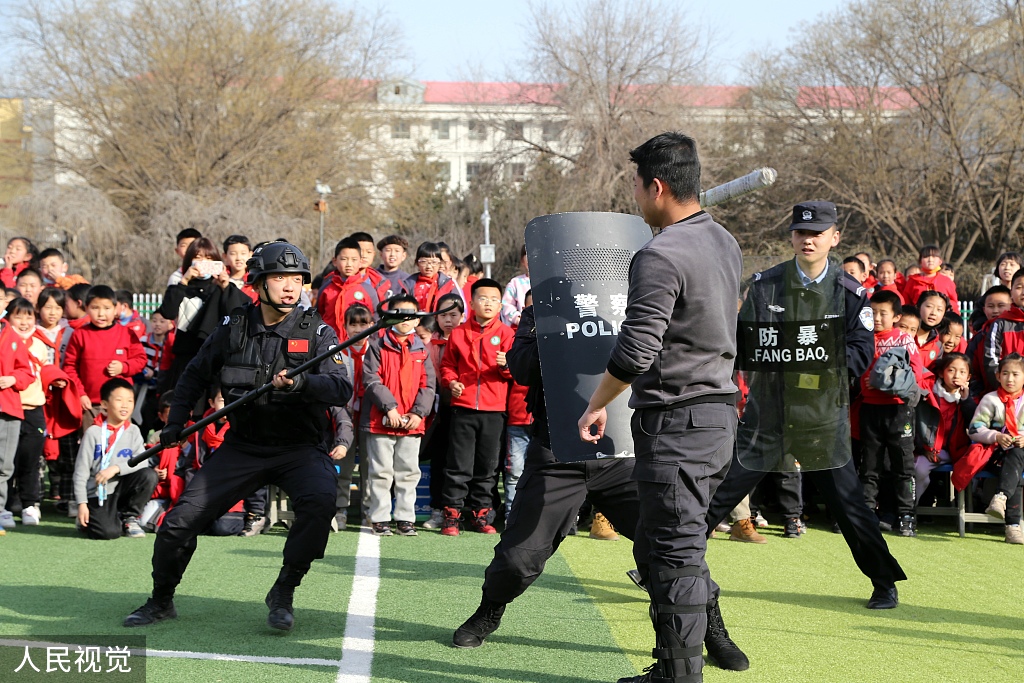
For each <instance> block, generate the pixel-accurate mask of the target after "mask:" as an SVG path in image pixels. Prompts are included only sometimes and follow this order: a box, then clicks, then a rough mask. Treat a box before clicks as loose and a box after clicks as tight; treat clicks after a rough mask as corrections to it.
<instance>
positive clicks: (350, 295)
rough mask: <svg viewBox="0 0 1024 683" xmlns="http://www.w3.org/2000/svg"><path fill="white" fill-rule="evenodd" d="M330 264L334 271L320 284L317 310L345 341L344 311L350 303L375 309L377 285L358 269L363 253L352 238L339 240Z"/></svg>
mask: <svg viewBox="0 0 1024 683" xmlns="http://www.w3.org/2000/svg"><path fill="white" fill-rule="evenodd" d="M331 263H333V264H334V267H335V268H336V269H337V272H334V273H331V275H330V276H329V277H328V278H327V279H325V280H324V283H323V286H321V287H320V293H319V294H318V295H317V298H316V310H317V312H319V313H320V317H321V318H323V319H324V322H325V323H327V324H328V325H330V326H331V328H332V329H333V330H334V331H335V333H336V334H337V335H338V339H339V340H342V341H344V340H345V339H346V338H347V337H346V336H345V311H347V310H348V309H349V307H350V306H352V305H353V304H363V305H364V306H367V307H368V308H369V309H370V310H371V311H376V310H377V304H378V303H379V302H380V300H379V299H378V297H377V288H376V286H375V285H374V284H373V282H371V281H370V279H369V277H368V276H367V274H366V272H361V271H360V266H361V264H362V256H361V255H360V252H359V242H357V241H355V240H354V239H352V238H351V237H346V238H345V239H343V240H341V241H340V242H338V244H337V246H335V248H334V260H333V261H332V262H331ZM374 272H376V271H374Z"/></svg>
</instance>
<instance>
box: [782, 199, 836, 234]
mask: <svg viewBox="0 0 1024 683" xmlns="http://www.w3.org/2000/svg"><path fill="white" fill-rule="evenodd" d="M836 222H837V218H836V205H835V204H833V203H832V202H802V203H800V204H797V205H796V206H794V207H793V223H792V224H791V225H790V226H789V229H790V230H811V231H813V232H825V231H826V230H828V229H829V228H831V227H832V226H833V225H835V224H836Z"/></svg>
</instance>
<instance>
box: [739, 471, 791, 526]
mask: <svg viewBox="0 0 1024 683" xmlns="http://www.w3.org/2000/svg"><path fill="white" fill-rule="evenodd" d="M757 488H758V491H760V492H761V493H762V494H764V493H767V491H766V489H767V488H771V489H772V490H774V492H775V494H776V497H777V498H778V501H779V507H780V508H781V509H782V516H783V517H785V518H787V519H791V518H793V517H800V515H802V514H803V511H804V497H803V482H802V481H801V479H800V473H799V472H769V473H768V476H767V477H765V478H764V479H763V480H762V481H761V483H760V484H759V485H758V487H757ZM760 502H761V501H760V500H756V501H754V500H752V501H751V503H752V504H756V503H760ZM758 507H760V506H758Z"/></svg>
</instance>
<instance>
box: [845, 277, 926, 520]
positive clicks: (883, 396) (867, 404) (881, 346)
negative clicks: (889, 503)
mask: <svg viewBox="0 0 1024 683" xmlns="http://www.w3.org/2000/svg"><path fill="white" fill-rule="evenodd" d="M871 311H872V312H873V313H874V319H875V357H874V359H873V360H872V361H871V365H870V366H868V369H867V371H866V372H865V373H864V375H863V376H862V377H861V380H860V390H861V401H862V405H861V408H860V443H861V468H860V479H861V482H862V483H863V484H864V496H865V498H866V499H867V504H868V507H869V508H871V509H872V510H874V509H875V503H876V501H877V499H878V485H879V481H880V480H881V478H882V474H883V472H884V470H885V463H886V460H887V458H886V454H888V462H889V471H890V472H891V473H892V478H893V479H894V480H895V485H896V511H897V514H898V516H899V531H900V535H901V536H914V535H916V529H915V526H916V521H915V519H914V504H915V498H914V411H913V409H912V408H911V407H910V405H908V404H907V403H906V402H905V401H903V400H902V399H901V398H899V397H897V396H894V395H893V394H889V393H886V392H883V391H880V390H879V389H876V388H875V387H873V386H871V383H870V382H869V381H868V378H869V377H870V376H871V371H872V370H874V368H875V363H876V362H877V361H878V359H879V357H880V356H881V355H882V354H883V353H885V352H886V351H888V350H889V349H893V348H897V347H902V348H904V349H906V350H907V354H908V355H909V357H910V367H911V368H912V369H913V372H914V377H915V378H916V380H917V383H918V384H919V385H920V384H921V383H922V382H923V380H924V373H925V369H924V366H923V365H922V363H921V354H920V353H919V352H918V350H917V343H916V342H915V341H914V340H913V339H912V338H911V337H910V336H909V335H907V334H905V333H904V332H902V331H901V330H900V329H899V328H898V327H896V326H895V324H896V323H897V322H898V321H899V318H900V315H901V314H902V311H903V307H902V306H900V300H899V297H897V296H896V294H895V292H889V291H886V290H879V291H877V292H875V293H874V294H872V295H871Z"/></svg>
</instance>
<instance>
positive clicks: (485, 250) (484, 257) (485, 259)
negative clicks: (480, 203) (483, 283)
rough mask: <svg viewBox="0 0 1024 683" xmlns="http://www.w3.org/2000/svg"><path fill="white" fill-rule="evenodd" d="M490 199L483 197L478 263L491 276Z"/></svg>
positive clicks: (492, 252)
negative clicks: (481, 233)
mask: <svg viewBox="0 0 1024 683" xmlns="http://www.w3.org/2000/svg"><path fill="white" fill-rule="evenodd" d="M489 208H490V199H488V198H486V197H485V198H484V212H483V214H482V215H481V216H480V220H481V221H483V224H484V243H483V244H481V245H480V263H482V264H484V274H485V275H486V277H488V278H489V277H491V264H492V263H494V245H493V244H491V212H490V210H489Z"/></svg>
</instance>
